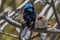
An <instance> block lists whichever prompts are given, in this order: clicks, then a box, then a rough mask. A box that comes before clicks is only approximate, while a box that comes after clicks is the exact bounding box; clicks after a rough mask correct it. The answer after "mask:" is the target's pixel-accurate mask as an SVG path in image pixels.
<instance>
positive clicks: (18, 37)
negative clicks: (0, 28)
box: [0, 32, 19, 38]
mask: <svg viewBox="0 0 60 40" xmlns="http://www.w3.org/2000/svg"><path fill="white" fill-rule="evenodd" d="M0 33H1V34H4V35H7V36H11V37H14V38H19V36H16V35H13V34H9V33H4V32H0Z"/></svg>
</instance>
